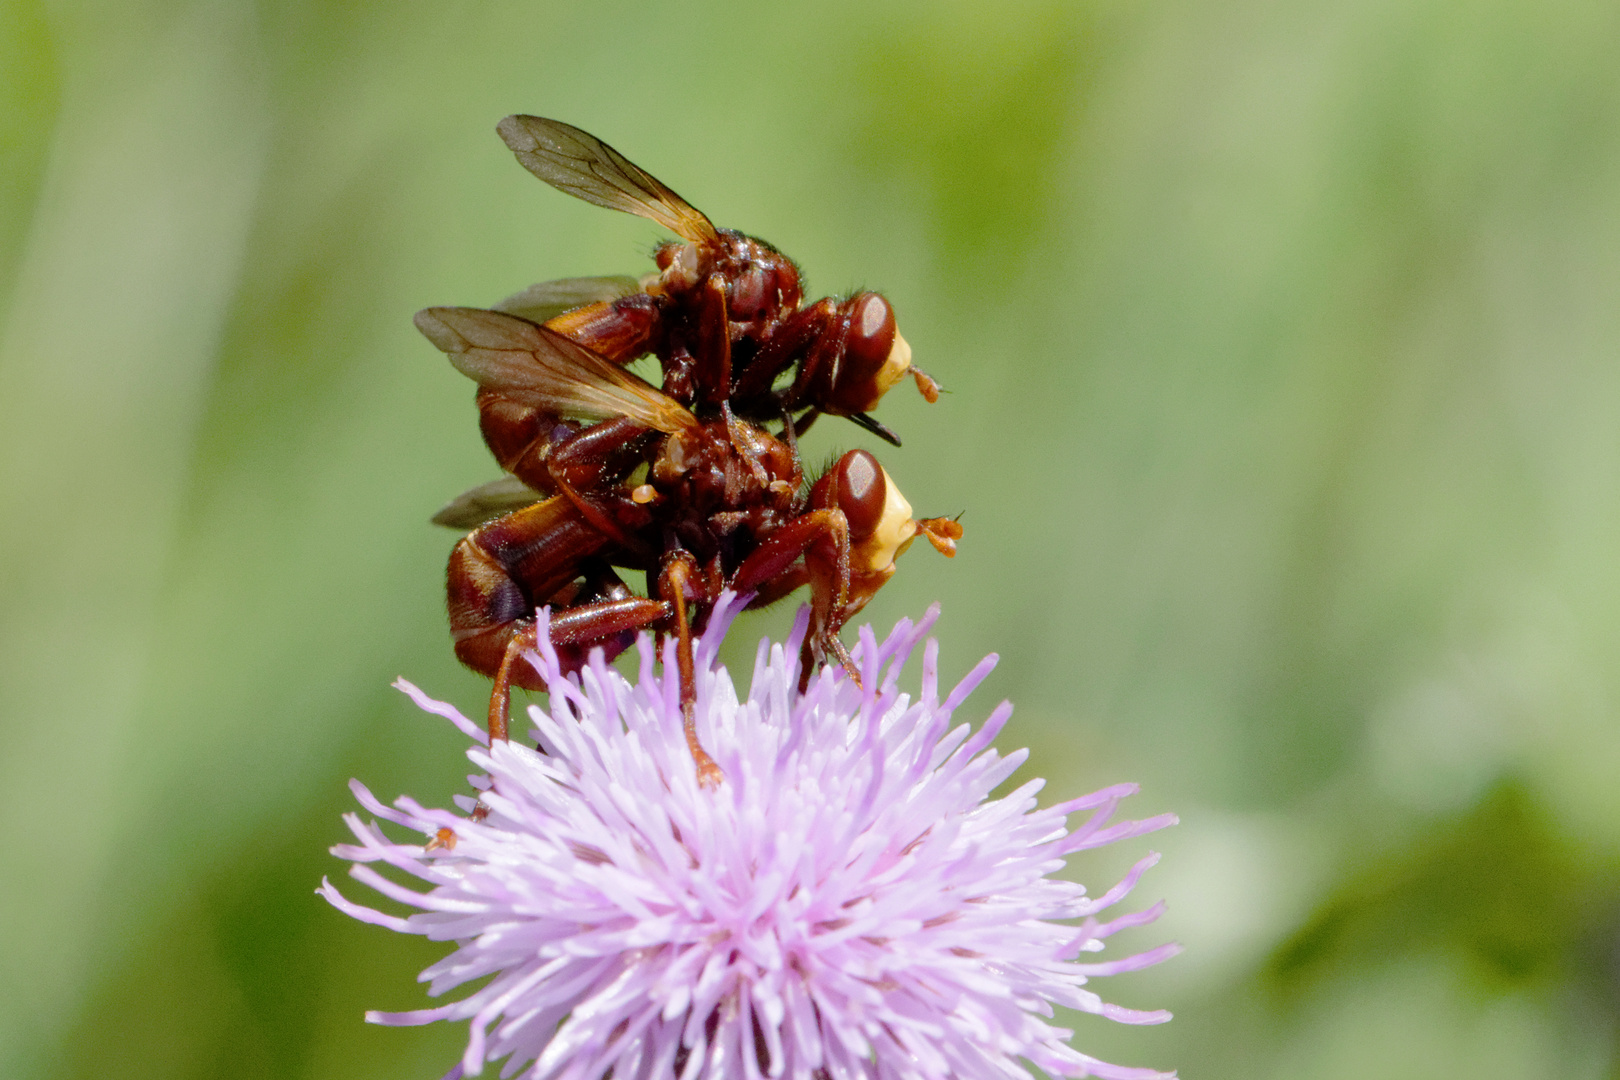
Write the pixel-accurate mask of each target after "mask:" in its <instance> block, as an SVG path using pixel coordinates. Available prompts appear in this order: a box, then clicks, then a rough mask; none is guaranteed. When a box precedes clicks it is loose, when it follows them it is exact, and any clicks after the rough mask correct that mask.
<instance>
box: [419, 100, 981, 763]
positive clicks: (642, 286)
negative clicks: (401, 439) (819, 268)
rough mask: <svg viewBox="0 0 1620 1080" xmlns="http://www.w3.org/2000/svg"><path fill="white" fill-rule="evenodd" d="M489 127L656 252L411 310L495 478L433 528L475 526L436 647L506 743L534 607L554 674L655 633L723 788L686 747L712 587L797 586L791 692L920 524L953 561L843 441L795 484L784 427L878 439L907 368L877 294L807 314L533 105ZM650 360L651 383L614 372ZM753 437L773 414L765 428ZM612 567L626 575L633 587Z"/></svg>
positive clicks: (647, 184)
mask: <svg viewBox="0 0 1620 1080" xmlns="http://www.w3.org/2000/svg"><path fill="white" fill-rule="evenodd" d="M497 130H498V131H499V132H500V135H501V137H502V138H503V139H504V140H505V141H506V144H507V146H508V147H510V148H511V149H512V151H513V153H515V154H516V155H517V158H518V160H519V161H520V162H521V163H522V164H523V165H524V166H525V167H526V168H527V169H528V170H529V171H530V172H532V173H534V174H535V175H536V176H538V177H539V178H540V179H542V180H544V181H546V183H548V184H550V185H552V186H553V187H555V188H558V189H559V190H562V191H564V192H567V193H568V194H570V195H573V196H575V197H577V198H580V199H584V200H586V201H587V202H591V203H595V204H597V205H599V206H605V207H608V208H610V209H614V210H622V211H625V212H627V213H631V214H636V215H639V216H641V217H644V218H648V219H650V220H652V221H655V222H657V223H658V224H660V225H662V226H664V227H665V228H667V229H669V230H670V231H671V232H673V233H674V234H675V235H676V236H677V237H679V238H680V239H679V240H671V241H668V242H666V243H663V244H661V245H660V246H659V247H658V248H657V250H656V252H655V259H656V262H657V266H658V270H657V272H656V273H653V274H649V275H647V276H646V277H643V278H640V279H635V278H627V277H624V278H621V277H607V278H569V279H565V280H562V281H552V282H543V283H541V284H539V285H536V286H534V287H532V288H530V289H528V290H525V291H524V292H522V293H519V294H517V295H516V296H513V297H510V298H509V299H507V300H506V301H504V302H502V303H501V304H498V305H496V308H495V310H489V311H486V310H481V309H476V308H428V309H426V310H424V311H422V312H419V313H418V314H417V316H416V325H417V328H418V329H420V330H421V331H422V333H423V334H425V335H426V336H427V338H428V339H429V340H430V341H432V342H433V344H434V345H436V346H438V347H439V348H440V349H441V350H443V351H444V352H445V353H446V354H448V356H449V358H450V362H451V363H452V364H453V365H454V366H455V367H456V369H457V370H458V371H460V372H462V373H463V374H465V375H467V376H469V377H470V378H472V379H473V380H474V381H475V382H477V383H478V386H479V390H478V399H477V400H478V409H479V420H480V427H481V429H482V431H483V436H484V441H485V443H486V444H487V445H488V446H489V449H490V451H491V452H492V453H493V454H494V455H495V459H496V461H498V462H499V463H500V466H501V468H502V469H504V470H505V471H506V473H507V474H508V475H507V476H505V477H503V478H502V479H501V480H498V481H496V482H494V483H493V484H486V485H484V486H483V487H480V488H475V489H473V490H472V491H469V492H467V493H466V494H465V495H463V496H461V497H460V498H459V499H457V500H456V501H454V502H452V503H451V504H450V505H449V506H447V507H445V508H444V509H443V510H442V511H440V512H439V514H438V516H436V517H435V518H434V521H435V522H437V523H439V524H443V525H449V526H452V527H456V528H465V529H471V530H472V531H471V532H470V533H469V534H468V535H467V536H466V537H465V538H464V539H463V540H462V541H461V542H460V543H458V544H457V545H456V547H455V550H454V551H453V552H452V554H451V556H450V567H449V573H448V582H447V593H448V606H449V611H450V629H451V635H452V637H453V639H454V642H455V649H456V655H457V656H458V657H459V658H460V659H461V660H462V662H463V663H465V664H467V665H468V666H469V667H471V668H473V669H474V670H476V671H479V672H481V673H483V674H485V675H489V676H491V677H492V678H493V679H494V681H495V685H494V689H493V691H492V693H491V695H490V705H489V733H490V737H491V738H492V739H504V738H506V735H507V725H508V719H507V718H508V711H509V707H510V694H511V687H512V686H514V685H516V686H521V687H525V688H528V689H535V690H542V689H545V686H544V684H543V683H542V682H541V681H540V679H539V676H538V674H537V673H536V672H535V671H534V670H533V668H532V667H531V666H530V665H528V664H527V663H525V662H524V661H523V659H522V657H523V653H524V652H526V651H527V650H529V649H532V648H534V647H535V645H536V632H537V631H536V622H535V610H536V608H537V607H540V606H549V607H550V608H551V620H550V639H551V643H552V645H553V646H554V647H555V648H556V650H557V653H558V656H559V659H560V660H561V662H562V665H563V668H564V670H565V671H566V670H577V669H578V668H579V667H580V666H581V665H583V663H584V662H585V659H586V657H587V656H588V654H589V651H590V650H591V649H593V648H601V649H602V650H604V652H605V653H606V654H607V655H608V657H609V658H612V657H613V656H615V655H617V654H618V653H619V652H621V651H622V650H624V649H625V648H627V647H628V646H629V644H630V642H631V641H633V640H634V638H635V635H636V634H637V632H638V631H641V630H644V629H653V630H656V631H658V632H660V633H669V634H672V635H674V637H675V640H676V657H677V663H678V665H679V678H680V693H681V708H682V712H683V716H684V720H685V728H686V738H687V742H688V744H689V746H690V748H691V752H692V756H693V759H694V762H695V763H696V767H697V771H698V778H699V780H700V782H702V783H704V784H706V785H712V784H714V783H717V782H718V781H719V779H720V770H719V767H718V766H717V765H716V764H715V763H714V761H713V759H712V758H710V757H709V755H708V754H707V753H706V752H705V751H704V749H703V747H702V746H701V745H700V743H699V742H698V738H697V733H696V728H695V722H694V705H695V701H696V679H695V674H694V671H693V658H692V635H693V633H694V631H696V630H701V628H702V625H703V622H704V620H705V619H706V618H707V615H708V613H709V611H710V610H711V609H712V607H713V605H714V604H715V603H716V601H718V600H719V598H720V594H721V592H722V591H723V590H731V591H735V592H738V593H753V594H754V599H753V600H752V602H751V603H750V605H749V606H750V607H760V606H763V605H765V604H769V603H772V602H773V601H775V600H778V599H781V598H782V597H784V596H786V595H787V594H789V593H791V592H793V591H794V590H796V589H798V588H799V587H800V586H804V585H808V586H809V588H810V629H809V633H808V634H807V636H806V638H805V642H804V649H803V654H802V656H801V674H800V689H801V690H803V689H804V688H805V687H806V686H807V685H808V682H809V678H810V673H811V671H812V669H813V668H814V667H815V666H816V665H817V664H820V663H826V662H829V661H830V660H831V661H836V662H837V663H839V664H841V665H842V666H843V667H844V669H845V670H846V671H847V672H848V673H849V676H850V677H851V678H852V679H855V680H857V682H858V681H859V675H858V674H857V672H856V670H855V666H854V663H853V662H852V661H851V659H850V656H849V653H848V652H847V651H846V650H845V648H844V646H843V644H842V643H841V642H840V641H839V638H838V633H839V630H840V629H841V628H842V626H843V625H844V622H845V621H846V620H847V619H848V618H850V617H851V616H852V615H854V614H855V613H856V612H857V611H859V610H860V609H861V608H862V607H863V606H864V605H865V604H866V602H867V601H868V600H870V599H871V598H872V596H873V594H875V593H876V592H877V590H878V589H879V588H881V587H882V585H883V583H884V582H886V581H887V580H888V579H889V578H890V577H891V576H892V575H893V574H894V569H895V566H894V564H895V559H896V558H897V557H898V556H899V555H900V553H901V552H903V551H904V550H905V549H906V548H907V547H908V546H909V545H910V544H911V542H912V540H913V539H915V538H916V537H917V536H918V535H921V536H923V537H925V538H926V539H927V540H928V541H929V542H930V543H931V544H932V545H933V546H934V547H935V548H937V549H938V550H939V551H940V552H941V553H943V554H945V555H947V556H949V555H953V554H955V550H956V541H957V539H959V538H960V537H961V535H962V530H961V527H960V526H959V525H958V524H957V523H956V522H955V521H952V520H949V519H945V518H924V519H917V518H914V517H912V514H911V506H910V504H909V503H907V502H906V500H905V498H904V497H902V496H901V494H900V491H899V489H898V488H896V487H895V484H894V481H893V480H892V479H891V478H890V477H889V475H888V473H887V472H886V471H885V470H884V469H883V467H882V466H881V465H879V464H878V462H877V459H876V458H874V457H873V456H872V455H871V454H869V453H867V452H866V451H864V450H851V451H850V452H848V453H846V454H844V455H843V456H842V457H840V458H838V460H837V461H836V462H834V463H833V465H832V466H831V467H830V468H829V469H828V470H827V471H826V472H825V473H824V474H822V475H821V476H820V477H819V478H817V479H815V480H814V482H813V483H807V482H806V481H807V478H806V475H805V470H804V465H803V462H802V461H801V459H800V455H799V447H798V442H797V437H798V436H799V435H800V434H802V433H803V432H804V431H805V430H806V429H807V428H808V427H809V426H810V425H811V424H812V423H814V422H815V420H816V418H817V417H819V416H821V415H822V414H824V413H826V414H832V415H835V416H844V417H848V418H849V419H851V420H853V421H854V422H855V423H857V424H859V425H860V426H861V427H863V428H865V429H866V430H868V431H871V432H873V433H875V434H877V435H879V436H881V437H883V438H884V439H886V440H888V441H889V442H892V443H894V444H895V445H899V439H898V438H897V437H895V435H894V433H893V432H891V431H889V429H888V428H886V427H884V426H883V425H882V424H881V423H879V422H878V421H876V420H874V419H873V418H872V417H871V415H870V412H871V410H872V409H873V408H875V407H876V406H877V404H878V401H879V399H881V398H882V397H883V395H884V393H886V392H887V391H888V390H889V389H890V388H891V387H893V386H894V385H895V384H896V383H898V382H900V381H901V380H902V379H904V378H906V377H908V376H909V377H910V378H912V379H913V380H914V381H915V382H916V385H917V387H918V389H919V390H920V391H921V392H922V394H923V396H924V397H925V398H927V399H928V400H929V401H934V400H936V399H937V397H938V394H939V387H938V385H937V384H936V383H935V382H934V381H933V380H932V379H931V378H929V377H928V376H927V375H926V374H924V373H923V372H922V371H920V370H919V369H917V368H916V367H915V366H914V365H913V364H912V363H911V348H910V346H909V345H907V343H906V340H905V338H903V337H902V336H901V335H900V333H899V331H898V330H897V329H896V326H895V319H894V311H893V309H892V308H891V307H890V306H889V303H888V301H887V300H885V299H884V298H883V297H881V296H879V295H878V294H877V293H873V292H859V293H856V294H854V295H853V296H850V297H847V298H844V299H833V298H828V299H822V300H818V301H816V302H815V303H813V304H809V305H804V303H803V301H804V297H803V292H802V288H801V283H800V280H799V271H798V267H797V266H795V265H794V263H793V262H792V260H790V259H788V258H787V257H786V256H784V255H782V254H781V253H780V252H778V251H777V250H776V249H775V248H773V247H771V246H770V245H769V244H767V243H765V242H764V241H762V240H756V239H754V238H752V237H748V236H744V235H742V234H741V233H738V232H734V231H732V230H730V229H716V228H715V227H714V225H713V224H711V223H710V221H709V219H708V218H707V217H705V216H704V215H703V214H702V213H700V212H699V211H698V210H696V209H694V208H693V207H692V206H691V205H690V204H688V203H687V202H686V201H685V200H684V199H682V198H681V197H680V196H679V195H676V194H675V193H674V192H673V191H671V190H670V189H669V188H667V187H665V186H664V185H663V184H662V183H660V182H659V181H658V180H656V179H654V178H653V177H652V176H651V175H649V174H648V173H646V172H644V171H643V170H642V169H640V168H638V167H637V166H635V165H634V164H632V163H631V162H630V161H629V160H628V159H626V158H625V157H624V156H623V155H622V154H620V153H619V152H618V151H616V150H614V149H613V148H612V147H610V146H608V145H607V144H606V143H604V142H602V141H601V140H600V139H597V138H595V137H594V136H592V135H589V134H587V133H585V132H583V131H581V130H579V129H578V128H575V127H571V126H570V125H568V124H564V123H560V122H558V121H556V120H545V119H541V118H539V117H534V116H510V117H507V118H506V119H505V120H503V121H501V123H500V125H499V127H498V129H497ZM648 354H652V355H654V356H656V357H657V358H658V363H659V367H660V370H661V372H662V379H663V385H662V387H656V386H653V385H652V384H651V383H649V382H647V381H646V380H644V379H642V378H640V377H638V376H637V375H635V374H634V373H632V372H630V371H628V370H627V369H626V365H627V364H629V363H630V362H631V361H632V360H635V359H637V358H638V357H641V356H645V355H648ZM767 425H776V427H775V430H771V429H770V428H768V427H767ZM621 571H630V572H639V573H641V574H644V575H645V577H646V593H645V595H638V594H636V593H634V592H632V591H631V589H630V587H629V586H628V585H627V584H626V583H625V581H624V579H623V577H621V574H620V572H621Z"/></svg>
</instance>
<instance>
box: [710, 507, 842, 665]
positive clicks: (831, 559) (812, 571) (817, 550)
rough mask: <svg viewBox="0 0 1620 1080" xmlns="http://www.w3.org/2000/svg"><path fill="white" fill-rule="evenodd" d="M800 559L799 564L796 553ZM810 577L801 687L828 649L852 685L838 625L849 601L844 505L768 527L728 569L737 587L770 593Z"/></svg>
mask: <svg viewBox="0 0 1620 1080" xmlns="http://www.w3.org/2000/svg"><path fill="white" fill-rule="evenodd" d="M801 557H802V558H803V559H804V563H803V565H802V566H801V565H797V564H798V560H799V559H800V558H801ZM806 580H808V581H809V583H810V632H809V633H808V634H806V635H805V639H804V647H803V650H802V652H801V654H800V671H799V690H800V692H801V693H802V692H803V691H804V690H806V689H807V688H808V687H809V685H810V671H811V668H813V667H814V666H815V665H816V664H817V663H819V662H821V661H823V660H824V659H825V658H826V656H827V655H828V654H829V653H830V654H831V655H832V656H833V657H834V658H835V659H837V661H838V662H839V664H840V665H841V666H842V667H843V669H844V671H845V672H846V673H847V674H848V675H849V677H850V680H851V681H853V682H854V683H855V685H856V686H859V685H860V684H861V676H860V672H859V671H857V670H856V668H855V661H854V660H853V659H852V658H851V657H850V655H849V651H848V650H847V649H845V648H844V643H843V642H842V641H840V640H838V631H839V630H840V629H842V628H843V625H844V611H845V609H846V608H847V607H848V605H849V582H850V562H849V519H848V518H847V517H846V516H845V514H844V512H843V511H842V510H839V509H836V508H824V509H820V510H810V511H808V512H806V513H804V514H802V515H800V516H799V517H797V518H795V519H794V520H792V521H790V522H789V523H787V524H786V525H783V526H781V527H780V528H778V529H777V530H776V531H775V532H773V533H771V534H770V535H769V536H767V537H766V538H765V540H764V541H763V542H762V543H761V544H760V545H759V547H757V548H755V549H754V551H753V552H752V553H750V554H749V556H748V557H747V558H746V559H744V560H743V562H742V565H741V566H739V567H738V568H737V572H736V573H735V574H733V575H732V578H731V587H732V588H733V589H735V590H737V591H738V592H753V591H756V590H757V591H759V592H760V593H761V594H762V595H769V596H771V597H772V598H773V599H775V598H777V597H780V596H783V595H785V594H786V589H785V588H784V587H783V586H784V585H787V583H789V582H791V584H792V585H793V586H796V585H798V584H799V583H800V582H802V581H806Z"/></svg>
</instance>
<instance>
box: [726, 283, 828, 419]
mask: <svg viewBox="0 0 1620 1080" xmlns="http://www.w3.org/2000/svg"><path fill="white" fill-rule="evenodd" d="M837 314H838V305H837V304H835V303H833V301H832V300H830V299H824V300H817V301H816V302H815V303H814V304H811V305H810V306H809V307H806V308H800V309H799V310H798V311H795V312H794V313H793V314H792V315H790V316H788V317H787V318H786V319H785V320H783V322H782V323H781V324H780V325H779V326H778V327H777V328H776V330H775V331H774V332H773V333H772V334H771V336H770V338H769V339H768V340H767V341H766V342H765V343H764V345H762V346H761V347H760V350H759V353H758V354H757V355H756V356H755V357H754V359H753V360H752V361H750V362H749V364H748V367H747V368H746V370H744V371H743V372H742V374H740V375H739V376H738V377H737V386H736V389H735V392H734V395H733V396H734V397H736V398H737V400H739V401H747V402H752V401H754V400H755V399H756V398H759V397H762V396H764V395H766V394H769V393H770V392H771V386H772V385H773V384H774V383H775V382H776V377H777V376H778V375H780V374H781V373H782V372H784V371H786V370H787V369H788V368H790V367H792V366H793V364H794V363H795V362H796V361H798V360H799V359H801V358H802V357H803V355H804V350H805V348H806V347H807V346H808V345H809V344H810V343H811V342H812V341H815V340H818V339H820V338H821V337H822V336H824V335H825V333H826V331H827V328H828V327H829V326H830V325H831V324H832V320H833V318H834V317H835V316H836V315H837ZM805 378H807V376H806V375H805V373H804V372H803V371H800V373H799V377H798V378H797V379H795V387H796V388H797V390H798V391H802V388H798V382H799V381H801V380H803V379H805ZM786 398H787V400H788V402H789V405H790V407H796V403H797V401H798V397H797V396H796V391H795V390H790V391H787V392H786Z"/></svg>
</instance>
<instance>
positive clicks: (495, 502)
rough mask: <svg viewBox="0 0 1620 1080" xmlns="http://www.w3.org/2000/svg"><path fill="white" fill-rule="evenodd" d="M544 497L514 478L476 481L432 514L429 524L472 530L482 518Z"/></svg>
mask: <svg viewBox="0 0 1620 1080" xmlns="http://www.w3.org/2000/svg"><path fill="white" fill-rule="evenodd" d="M544 498H545V496H544V495H542V494H540V492H538V491H536V490H534V488H532V487H530V486H529V485H528V484H525V483H524V482H523V481H521V480H519V479H518V478H517V477H515V476H503V477H501V478H500V479H499V480H491V481H490V482H489V483H487V484H479V485H478V486H477V487H475V488H473V489H472V490H471V491H464V492H462V493H461V494H460V495H457V496H456V497H455V498H454V499H451V500H450V501H449V502H447V503H445V504H444V507H443V508H442V509H440V510H439V512H438V513H437V514H434V515H433V524H435V525H443V526H446V527H447V528H451V529H463V530H467V529H476V528H478V526H480V525H482V524H483V523H484V522H486V521H494V520H495V519H496V518H498V517H501V516H502V515H504V514H510V513H511V512H512V511H513V510H521V509H522V508H523V507H525V506H532V505H534V504H535V503H537V502H539V501H540V500H541V499H544Z"/></svg>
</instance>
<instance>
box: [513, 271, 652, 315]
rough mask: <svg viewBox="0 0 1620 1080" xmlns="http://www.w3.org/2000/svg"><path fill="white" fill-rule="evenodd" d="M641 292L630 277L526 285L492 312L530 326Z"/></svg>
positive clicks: (569, 280) (576, 278)
mask: <svg viewBox="0 0 1620 1080" xmlns="http://www.w3.org/2000/svg"><path fill="white" fill-rule="evenodd" d="M640 291H641V282H639V281H637V280H636V279H635V278H633V277H623V276H621V277H575V278H560V279H558V280H556V281H542V282H540V283H539V284H537V285H530V286H529V287H528V288H527V289H524V290H523V291H522V292H520V293H513V294H512V295H511V296H508V297H507V298H506V299H505V300H502V301H501V302H500V303H498V304H496V305H495V307H494V310H496V311H504V312H506V313H507V314H508V315H516V316H517V317H518V318H520V319H528V320H529V321H530V322H534V323H543V322H546V321H547V320H550V319H555V318H556V317H557V316H558V315H561V314H563V313H564V312H566V311H573V310H574V309H575V308H581V307H584V306H585V305H586V304H596V303H600V302H602V301H607V302H609V303H611V302H612V301H614V300H617V299H619V298H620V297H622V296H629V295H630V294H631V293H633V292H640Z"/></svg>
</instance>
